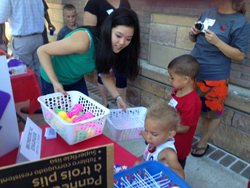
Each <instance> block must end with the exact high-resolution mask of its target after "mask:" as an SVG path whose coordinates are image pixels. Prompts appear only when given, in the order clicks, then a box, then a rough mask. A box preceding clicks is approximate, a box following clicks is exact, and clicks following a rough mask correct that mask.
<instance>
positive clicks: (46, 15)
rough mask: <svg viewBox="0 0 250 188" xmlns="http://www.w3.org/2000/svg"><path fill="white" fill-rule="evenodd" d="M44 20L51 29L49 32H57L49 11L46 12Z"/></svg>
mask: <svg viewBox="0 0 250 188" xmlns="http://www.w3.org/2000/svg"><path fill="white" fill-rule="evenodd" d="M44 18H45V20H46V21H47V23H48V28H49V30H53V31H55V30H56V28H55V26H54V25H53V24H52V23H51V21H50V18H49V14H48V11H47V10H46V11H45V12H44Z"/></svg>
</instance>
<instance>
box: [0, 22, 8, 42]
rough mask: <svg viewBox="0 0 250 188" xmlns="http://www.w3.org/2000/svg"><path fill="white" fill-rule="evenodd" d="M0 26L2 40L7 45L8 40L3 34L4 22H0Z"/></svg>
mask: <svg viewBox="0 0 250 188" xmlns="http://www.w3.org/2000/svg"><path fill="white" fill-rule="evenodd" d="M1 27H2V41H3V43H4V44H5V45H7V44H8V42H9V41H8V39H7V37H6V35H5V23H3V24H1Z"/></svg>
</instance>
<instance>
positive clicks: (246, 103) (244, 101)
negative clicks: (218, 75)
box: [140, 59, 250, 114]
mask: <svg viewBox="0 0 250 188" xmlns="http://www.w3.org/2000/svg"><path fill="white" fill-rule="evenodd" d="M140 64H141V68H142V69H141V75H142V76H144V77H146V78H149V79H152V80H154V81H158V82H160V83H163V84H166V85H169V86H171V84H170V82H169V74H168V71H167V70H166V69H163V68H159V67H156V66H153V65H150V64H149V63H148V62H147V61H145V60H142V59H140ZM225 105H226V106H227V107H230V108H233V109H236V110H239V111H241V112H244V113H247V114H250V90H249V89H247V88H243V87H239V86H236V85H233V84H230V85H229V90H228V96H227V99H226V103H225Z"/></svg>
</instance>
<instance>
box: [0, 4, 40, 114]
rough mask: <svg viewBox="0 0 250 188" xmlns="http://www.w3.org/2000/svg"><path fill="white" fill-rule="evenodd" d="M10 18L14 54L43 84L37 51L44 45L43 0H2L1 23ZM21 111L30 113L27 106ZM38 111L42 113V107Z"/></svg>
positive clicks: (0, 8)
mask: <svg viewBox="0 0 250 188" xmlns="http://www.w3.org/2000/svg"><path fill="white" fill-rule="evenodd" d="M31 10H35V11H31ZM27 18H29V19H27ZM8 19H9V20H10V28H11V35H12V43H11V44H12V53H13V56H14V57H18V58H19V59H20V60H21V61H22V62H23V63H24V64H25V65H26V66H27V67H28V68H30V69H31V70H33V71H34V72H35V73H36V76H37V79H38V82H39V85H40V86H41V77H40V62H39V59H38V56H37V52H36V51H37V49H38V47H40V46H41V45H43V37H42V32H43V30H44V6H43V2H42V1H33V0H18V1H16V0H1V1H0V23H1V24H3V23H5V22H7V21H8ZM20 111H21V112H22V113H29V110H28V108H27V107H23V108H21V110H20ZM37 113H41V109H39V110H38V111H37Z"/></svg>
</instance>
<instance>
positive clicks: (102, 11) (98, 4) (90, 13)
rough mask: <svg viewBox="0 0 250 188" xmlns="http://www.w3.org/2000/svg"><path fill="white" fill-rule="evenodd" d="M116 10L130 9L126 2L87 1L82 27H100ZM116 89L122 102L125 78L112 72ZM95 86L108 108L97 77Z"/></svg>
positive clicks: (101, 85) (111, 0) (101, 84)
mask: <svg viewBox="0 0 250 188" xmlns="http://www.w3.org/2000/svg"><path fill="white" fill-rule="evenodd" d="M117 8H128V9H130V8H131V6H130V3H129V1H128V0H105V1H103V0H89V1H88V2H87V3H86V5H85V7H84V15H83V25H88V26H99V27H101V26H102V24H103V22H104V20H105V19H106V18H107V17H108V16H109V15H110V14H111V13H112V12H113V11H114V10H115V9H117ZM114 73H115V74H114V77H115V83H116V88H117V90H118V92H119V94H120V95H121V97H122V99H123V100H124V102H126V99H127V78H126V77H125V76H124V74H122V73H120V72H119V71H115V72H114ZM97 86H98V88H99V91H100V94H101V97H102V103H103V105H104V106H107V107H109V104H108V100H107V95H108V92H107V89H106V88H105V86H104V85H103V83H102V79H101V77H100V76H99V75H98V78H97Z"/></svg>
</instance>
